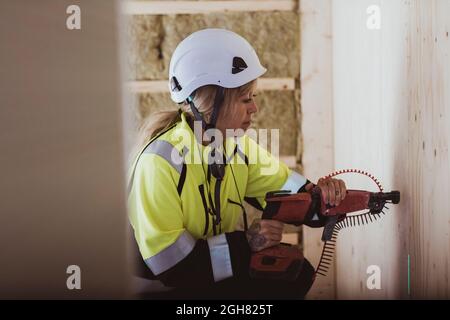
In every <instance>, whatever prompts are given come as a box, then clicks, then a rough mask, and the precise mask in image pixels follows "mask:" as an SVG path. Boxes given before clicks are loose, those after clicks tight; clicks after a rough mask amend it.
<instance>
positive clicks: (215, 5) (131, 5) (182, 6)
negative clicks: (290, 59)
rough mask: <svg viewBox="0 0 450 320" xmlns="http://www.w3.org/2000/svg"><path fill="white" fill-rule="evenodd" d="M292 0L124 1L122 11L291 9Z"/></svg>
mask: <svg viewBox="0 0 450 320" xmlns="http://www.w3.org/2000/svg"><path fill="white" fill-rule="evenodd" d="M295 7H296V1H294V0H277V1H267V0H258V1H149V2H145V1H124V2H123V4H122V12H123V13H125V14H134V15H143V14H147V15H163V14H197V13H213V12H220V13H224V12H225V13H226V12H249V11H293V10H295Z"/></svg>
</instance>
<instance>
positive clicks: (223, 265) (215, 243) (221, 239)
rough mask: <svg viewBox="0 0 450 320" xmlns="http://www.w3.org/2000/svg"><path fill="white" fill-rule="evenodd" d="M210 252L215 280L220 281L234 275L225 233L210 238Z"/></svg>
mask: <svg viewBox="0 0 450 320" xmlns="http://www.w3.org/2000/svg"><path fill="white" fill-rule="evenodd" d="M208 246H209V254H210V256H211V265H212V270H213V275H214V281H215V282H217V281H220V280H224V279H227V278H229V277H232V276H233V268H232V267H231V257H230V248H229V247H228V242H227V238H226V236H225V234H220V235H218V236H215V237H211V238H208Z"/></svg>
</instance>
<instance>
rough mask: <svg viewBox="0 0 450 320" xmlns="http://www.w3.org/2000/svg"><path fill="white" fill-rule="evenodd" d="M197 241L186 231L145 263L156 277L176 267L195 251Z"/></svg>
mask: <svg viewBox="0 0 450 320" xmlns="http://www.w3.org/2000/svg"><path fill="white" fill-rule="evenodd" d="M194 246H195V240H194V238H193V237H192V236H191V235H190V234H189V232H187V231H184V232H183V233H182V234H181V235H180V236H179V237H178V239H177V241H175V242H174V243H172V244H171V245H170V246H168V247H167V248H165V249H164V250H162V251H161V252H159V253H158V254H156V255H154V256H153V257H150V258H148V259H145V263H146V264H147V266H148V267H149V268H150V270H152V272H153V274H154V275H156V276H157V275H158V274H160V273H162V272H164V271H166V270H169V269H170V268H172V267H173V266H175V265H176V264H177V263H178V262H180V261H181V260H183V259H184V258H186V257H187V255H188V254H189V253H191V251H192V249H194Z"/></svg>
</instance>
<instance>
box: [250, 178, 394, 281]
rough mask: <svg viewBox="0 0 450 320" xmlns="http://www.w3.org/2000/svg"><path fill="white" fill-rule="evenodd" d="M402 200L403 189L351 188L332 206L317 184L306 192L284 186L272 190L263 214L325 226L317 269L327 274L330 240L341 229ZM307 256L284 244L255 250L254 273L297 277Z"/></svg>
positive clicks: (332, 241)
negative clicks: (292, 191)
mask: <svg viewBox="0 0 450 320" xmlns="http://www.w3.org/2000/svg"><path fill="white" fill-rule="evenodd" d="M380 190H382V188H381V186H380ZM399 202H400V192H399V191H392V192H369V191H363V190H347V194H346V196H345V198H344V200H342V201H341V203H340V204H339V205H338V206H330V205H327V204H325V202H324V200H323V199H322V192H321V190H320V188H319V187H318V186H315V187H314V188H313V189H312V190H310V191H309V192H304V193H295V194H292V193H291V192H290V191H284V190H281V191H275V192H270V193H268V194H267V195H266V203H267V205H266V208H265V209H264V211H263V215H262V218H263V219H275V220H279V221H281V222H284V223H288V224H293V225H296V226H299V225H302V224H304V225H307V226H309V227H312V228H320V227H324V230H323V234H322V241H324V243H325V244H324V248H323V251H322V256H321V259H320V262H319V265H318V267H317V268H316V273H318V274H321V275H325V273H326V271H327V269H328V266H329V264H330V262H331V254H332V250H333V249H334V248H332V247H330V242H331V243H333V244H332V246H334V242H335V240H336V236H337V232H338V231H339V230H340V229H342V228H344V227H347V226H350V225H352V226H353V225H356V224H358V225H360V224H366V223H369V222H371V221H374V220H376V219H377V218H379V217H380V213H384V211H383V209H387V207H386V203H393V204H397V203H399ZM367 209H368V210H369V211H367V212H365V213H362V214H358V215H353V216H347V214H349V213H352V212H356V211H361V210H367ZM303 260H304V258H303V255H302V253H301V251H300V249H299V248H297V247H295V246H291V245H286V244H280V245H278V246H275V247H271V248H267V249H264V250H261V251H259V252H256V253H254V254H253V255H252V258H251V263H250V274H251V276H252V277H255V278H272V279H286V280H295V279H296V278H297V277H298V275H299V273H300V272H301V269H302V264H303Z"/></svg>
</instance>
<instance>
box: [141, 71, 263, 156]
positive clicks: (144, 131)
mask: <svg viewBox="0 0 450 320" xmlns="http://www.w3.org/2000/svg"><path fill="white" fill-rule="evenodd" d="M256 82H257V80H256V79H255V80H253V81H250V82H249V83H246V84H244V85H242V86H240V87H237V88H230V89H229V88H225V90H224V100H223V104H222V106H221V108H220V111H219V117H218V118H220V117H223V116H224V112H227V113H230V114H232V113H234V106H235V105H236V102H237V100H238V99H239V97H241V96H242V95H245V94H247V93H249V92H251V91H252V90H254V89H255V88H256ZM215 95H216V86H213V85H207V86H203V87H200V88H198V89H197V90H196V93H195V96H194V104H195V106H196V107H197V109H198V111H199V112H200V113H201V114H202V115H203V117H204V119H205V121H206V122H209V120H210V117H211V114H212V111H213V110H212V109H213V104H214V98H215ZM181 111H183V112H185V113H186V117H187V118H188V119H194V115H193V114H192V111H191V107H190V105H189V104H188V103H184V104H183V105H182V106H181ZM179 121H181V116H180V112H179V111H178V110H177V111H159V112H155V113H152V114H150V115H149V116H148V117H146V118H145V119H144V121H143V122H142V124H141V126H140V127H139V129H138V135H137V141H136V146H135V148H134V152H133V154H136V153H137V152H139V151H140V150H142V148H143V147H144V146H145V145H146V144H147V143H148V142H150V140H151V139H152V138H153V137H155V136H156V135H157V134H158V133H160V132H162V131H164V130H166V129H167V128H169V127H170V126H172V125H173V124H175V123H177V122H179Z"/></svg>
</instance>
